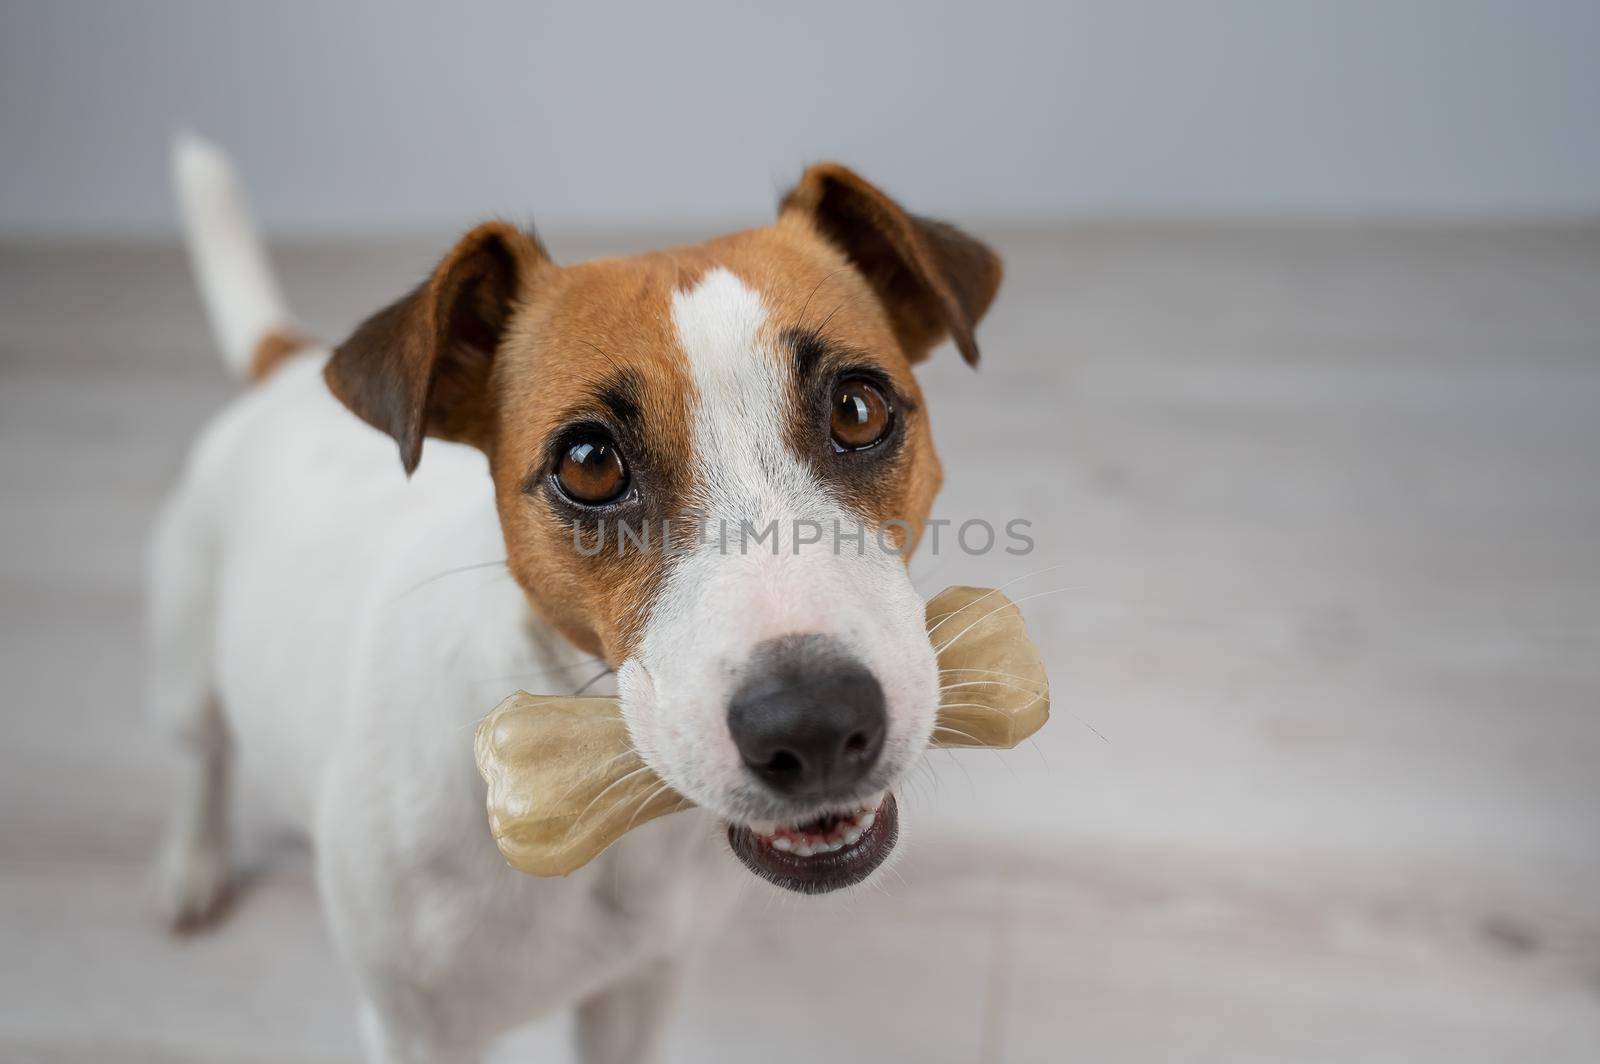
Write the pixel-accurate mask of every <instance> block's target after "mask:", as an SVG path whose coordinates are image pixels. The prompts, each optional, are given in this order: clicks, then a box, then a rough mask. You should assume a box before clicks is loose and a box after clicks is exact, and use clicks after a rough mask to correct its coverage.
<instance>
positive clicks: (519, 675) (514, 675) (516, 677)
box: [473, 656, 603, 683]
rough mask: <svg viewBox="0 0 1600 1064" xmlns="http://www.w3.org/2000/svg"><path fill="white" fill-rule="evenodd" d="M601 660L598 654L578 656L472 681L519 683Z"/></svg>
mask: <svg viewBox="0 0 1600 1064" xmlns="http://www.w3.org/2000/svg"><path fill="white" fill-rule="evenodd" d="M601 660H603V659H601V658H600V657H598V656H595V657H588V658H579V659H578V660H577V661H564V662H562V663H560V664H559V665H550V666H547V667H546V668H543V669H535V670H533V671H532V672H510V673H506V674H505V675H504V676H486V677H484V678H483V679H481V680H475V681H473V682H474V683H521V682H522V681H524V680H533V679H537V678H539V677H540V676H548V675H549V674H550V673H552V672H562V671H565V670H566V669H576V668H581V667H582V666H584V665H594V664H597V663H599V662H600V661H601Z"/></svg>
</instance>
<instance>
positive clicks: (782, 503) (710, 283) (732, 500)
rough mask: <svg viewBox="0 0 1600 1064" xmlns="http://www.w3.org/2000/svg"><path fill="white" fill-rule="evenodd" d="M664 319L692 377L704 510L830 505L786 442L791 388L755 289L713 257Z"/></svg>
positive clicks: (783, 516) (831, 509) (698, 486)
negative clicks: (674, 332)
mask: <svg viewBox="0 0 1600 1064" xmlns="http://www.w3.org/2000/svg"><path fill="white" fill-rule="evenodd" d="M672 321H673V325H674V327H675V328H676V329H677V333H678V343H679V344H680V345H681V346H682V348H683V351H684V354H686V355H687V356H688V359H689V373H690V378H691V379H692V381H693V382H694V390H695V395H694V396H693V397H692V402H693V408H694V418H693V431H694V456H695V478H694V479H695V489H694V490H695V495H696V496H697V497H696V499H695V501H696V502H697V503H698V504H699V505H700V507H701V509H702V510H703V511H704V512H705V516H706V517H707V518H708V519H709V520H710V521H712V522H716V521H717V520H719V519H726V520H727V521H729V522H731V523H732V525H733V527H734V528H735V529H736V528H737V525H738V522H740V521H744V520H749V521H751V522H763V523H764V522H766V521H771V520H774V519H776V520H778V521H779V522H780V525H782V524H783V523H785V522H789V521H792V520H795V519H811V520H818V519H822V518H825V517H831V516H832V515H834V514H836V513H838V508H837V507H836V506H834V505H832V503H831V501H830V500H829V499H828V497H827V493H826V492H825V491H824V490H823V488H822V486H821V485H820V484H818V483H817V481H816V479H815V478H814V477H813V476H812V475H811V471H810V470H809V469H807V468H806V467H805V465H804V464H803V463H802V462H801V461H800V460H799V458H798V457H797V456H796V455H795V454H794V453H793V452H792V451H790V450H789V448H788V446H787V445H786V443H785V441H784V426H785V424H786V423H787V422H788V419H789V415H790V412H791V411H790V404H791V403H792V402H793V396H794V392H793V390H792V389H791V388H790V387H789V364H788V360H787V359H785V358H784V357H783V355H782V353H781V352H780V351H778V350H775V349H774V347H773V345H772V343H771V342H770V340H769V339H767V332H766V330H765V328H764V327H765V325H766V321H767V309H766V307H765V306H764V305H763V304H762V302H761V296H760V295H759V294H758V293H757V292H755V291H754V290H753V289H751V288H750V287H749V286H747V285H746V284H745V283H744V282H743V281H741V280H739V278H738V277H736V276H734V274H733V273H732V272H731V271H729V270H728V269H726V268H725V267H721V266H718V267H716V268H715V269H713V270H711V271H710V272H709V273H707V274H706V275H705V276H704V277H702V278H701V279H700V280H699V282H698V283H696V284H695V286H694V287H693V288H691V289H688V290H685V291H679V292H677V293H676V294H674V296H673V299H672ZM783 532H784V534H785V535H787V532H788V530H787V529H784V530H783Z"/></svg>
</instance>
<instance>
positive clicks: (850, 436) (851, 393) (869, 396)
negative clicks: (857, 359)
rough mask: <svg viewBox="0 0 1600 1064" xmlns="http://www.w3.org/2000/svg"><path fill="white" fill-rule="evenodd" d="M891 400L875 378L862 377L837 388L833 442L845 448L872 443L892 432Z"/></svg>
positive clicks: (867, 445) (834, 404)
mask: <svg viewBox="0 0 1600 1064" xmlns="http://www.w3.org/2000/svg"><path fill="white" fill-rule="evenodd" d="M889 423H890V410H889V400H888V399H887V398H885V397H884V394H883V392H881V391H879V390H878V387H877V386H876V385H875V384H873V383H872V382H871V381H867V380H863V379H861V378H859V377H857V378H854V379H851V380H843V381H840V382H839V383H838V384H836V385H834V388H833V426H832V428H833V442H834V444H835V445H837V446H838V447H839V448H840V449H841V450H845V451H859V450H862V449H864V448H867V447H871V446H872V445H873V444H875V443H877V442H878V441H879V440H881V439H883V438H884V437H885V436H887V435H888V434H889Z"/></svg>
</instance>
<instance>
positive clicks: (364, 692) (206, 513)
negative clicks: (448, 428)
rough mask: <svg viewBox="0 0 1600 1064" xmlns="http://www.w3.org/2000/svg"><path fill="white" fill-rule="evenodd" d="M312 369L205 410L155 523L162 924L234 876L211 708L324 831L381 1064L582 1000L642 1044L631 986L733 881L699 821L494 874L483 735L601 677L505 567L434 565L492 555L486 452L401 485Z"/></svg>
mask: <svg viewBox="0 0 1600 1064" xmlns="http://www.w3.org/2000/svg"><path fill="white" fill-rule="evenodd" d="M320 362H321V360H320V358H315V357H313V358H305V359H300V360H297V361H295V362H292V363H289V364H287V365H285V366H283V367H282V368H280V369H279V370H278V372H277V373H275V374H274V375H273V376H272V377H271V378H270V379H269V380H268V381H267V382H266V383H265V384H264V385H263V386H261V387H260V388H258V389H256V390H254V391H251V392H250V393H248V394H246V395H244V396H242V397H240V398H239V399H238V400H236V401H235V402H234V403H233V404H232V405H231V406H230V407H229V408H228V409H227V410H225V411H224V412H223V414H222V415H221V416H220V417H219V418H217V420H216V421H215V422H214V423H213V424H212V425H211V426H210V428H208V429H207V431H206V432H205V434H204V435H203V437H202V439H201V440H200V442H199V444H198V446H197V448H196V450H195V452H194V455H193V458H192V460H191V462H190V463H189V467H188V469H187V471H186V473H185V475H184V478H183V481H182V483H181V484H180V486H179V488H178V490H177V492H176V493H175V494H174V496H173V497H172V499H171V501H170V503H169V504H168V507H167V511H166V513H165V515H164V517H163V519H162V521H161V524H160V528H159V530H158V535H157V540H156V545H155V552H154V553H155V556H154V558H153V563H154V564H153V569H152V576H153V579H152V585H151V591H152V595H153V614H154V617H153V622H154V623H153V631H154V634H155V638H156V646H155V648H154V649H155V667H154V669H153V673H154V675H153V682H152V692H151V694H152V700H153V702H154V708H155V709H156V711H157V713H158V716H159V717H160V718H161V719H163V720H165V721H167V722H168V723H169V724H170V725H172V726H174V727H175V728H176V729H177V731H178V733H179V734H180V736H185V737H188V738H190V740H191V743H190V745H191V746H192V747H193V749H192V751H191V757H192V758H193V760H194V765H193V766H192V768H191V770H190V775H191V776H193V777H195V779H196V781H197V782H192V783H190V784H189V785H188V786H187V787H186V788H185V792H184V794H183V795H182V797H183V798H184V799H185V804H184V805H182V806H180V808H179V811H178V813H177V814H176V815H175V817H174V820H173V822H172V826H171V834H170V837H169V843H168V847H167V850H166V852H167V853H168V854H169V855H172V856H169V857H168V858H167V862H166V864H165V865H164V866H163V868H162V872H161V874H162V879H161V883H160V887H161V891H162V896H163V898H164V899H165V901H166V903H167V904H168V905H169V906H170V907H171V915H172V916H173V917H174V918H175V919H177V918H182V919H186V920H193V919H196V918H198V917H200V916H202V915H204V912H205V910H206V909H207V908H208V907H209V906H211V905H213V904H215V901H216V900H217V897H216V895H217V891H218V890H219V889H220V884H219V878H218V869H219V868H225V866H226V854H225V851H224V850H223V847H225V845H226V839H225V836H224V835H223V834H222V833H219V832H218V831H217V830H216V814H215V810H216V809H218V808H219V806H218V803H219V802H220V801H221V800H222V799H223V798H224V797H225V795H224V794H222V793H221V788H222V787H224V786H225V782H226V781H225V778H220V779H219V770H218V768H217V764H218V762H217V760H216V759H215V757H214V756H213V752H214V750H215V749H216V748H217V746H216V743H215V742H214V741H209V742H208V741H207V737H209V736H214V735H215V734H216V733H217V732H218V731H220V721H221V718H219V717H217V716H216V707H217V705H218V704H219V703H220V705H221V706H222V707H223V708H224V710H225V713H226V720H227V730H228V732H230V733H231V735H232V737H233V741H234V744H235V745H236V746H237V748H238V749H239V750H240V751H241V753H242V755H243V757H244V760H245V761H246V763H247V764H253V767H254V768H255V769H256V770H257V771H258V772H260V773H261V774H262V776H263V777H264V778H265V779H266V780H267V781H268V783H269V784H270V785H271V787H272V789H273V791H274V792H275V793H276V795H277V797H278V798H279V800H280V801H281V803H282V805H283V807H284V808H285V809H286V810H287V811H288V812H289V814H290V815H291V816H292V817H294V818H295V819H296V820H297V821H298V822H299V823H300V824H301V825H302V826H303V827H304V828H305V829H306V831H307V832H308V833H309V834H310V836H311V838H312V839H313V841H314V844H315V850H316V862H317V878H318V881H319V884H320V886H321V889H322V894H323V900H324V904H325V907H326V910H327V914H328V919H329V926H330V927H331V928H332V931H333V935H334V938H335V940H336V942H337V943H338V946H339V948H340V950H341V952H342V953H343V955H344V956H345V958H346V960H347V962H348V963H349V965H350V967H351V968H352V969H353V971H354V972H355V973H356V976H357V978H358V981H359V984H360V986H361V991H362V997H363V1014H364V1028H365V1030H366V1031H367V1037H368V1042H369V1046H370V1057H371V1059H372V1060H375V1061H443V1060H467V1059H473V1058H474V1057H475V1056H476V1055H477V1054H479V1053H480V1052H481V1051H482V1050H483V1049H484V1048H485V1047H486V1046H487V1045H488V1044H490V1043H491V1042H492V1041H493V1040H494V1039H495V1038H496V1037H497V1036H498V1035H500V1034H501V1033H503V1032H505V1031H507V1030H508V1029H510V1028H512V1027H515V1026H517V1025H519V1024H521V1023H522V1022H524V1021H526V1020H528V1019H530V1018H532V1017H534V1016H537V1015H540V1014H543V1013H546V1012H549V1011H551V1010H553V1009H557V1008H560V1007H562V1006H565V1005H569V1004H573V1003H579V1004H582V1005H583V1008H584V1010H585V1011H586V1013H587V1014H588V1015H589V1016H590V1022H589V1026H590V1027H591V1028H592V1027H595V1026H596V1024H598V1025H599V1027H600V1028H601V1029H606V1028H608V1027H609V1026H610V1024H605V1023H599V1021H598V1020H595V1019H594V1017H595V1016H596V1015H600V1016H604V1015H605V1014H607V1012H608V1010H610V1011H617V1010H620V1011H622V1012H624V1013H627V1014H628V1015H634V1016H637V1017H638V1018H637V1020H636V1022H637V1023H638V1024H639V1025H640V1027H639V1029H638V1030H634V1029H632V1028H630V1029H628V1030H627V1031H619V1032H613V1034H612V1035H611V1036H610V1037H619V1038H622V1039H623V1041H624V1043H625V1044H628V1045H632V1044H634V1043H635V1042H639V1041H645V1042H648V1041H649V1040H650V1039H651V1038H652V1037H653V1036H654V1030H655V1026H656V1024H657V1022H658V1019H659V1017H657V1016H655V1015H653V1014H652V1013H651V1010H650V1009H649V1008H647V1007H643V1006H642V1005H641V1002H642V1003H645V1004H646V1005H647V1004H648V1003H649V1002H654V1001H658V1000H660V1001H664V1000H665V998H666V996H667V995H666V990H665V988H664V987H660V986H656V987H651V986H647V985H646V986H642V985H641V983H640V980H641V979H643V980H644V981H645V983H646V984H648V983H650V981H651V979H652V978H657V979H664V978H666V974H665V973H667V972H669V971H670V969H671V968H672V967H673V966H674V964H675V961H676V958H677V957H679V956H680V955H681V954H682V952H683V951H684V950H685V949H686V948H687V947H688V946H689V945H690V944H691V943H692V942H693V941H694V940H695V939H696V938H697V937H698V935H699V932H700V929H701V928H702V927H703V926H704V925H706V924H707V923H708V922H711V923H714V922H715V921H716V920H717V918H718V916H719V914H720V911H721V906H722V904H723V903H724V901H725V900H727V899H730V898H731V895H732V892H733V890H734V888H735V887H736V886H737V884H738V883H739V882H740V881H741V880H742V879H743V877H745V876H747V875H748V873H746V872H745V871H744V870H743V869H741V868H739V867H738V866H737V864H736V863H735V862H734V861H732V860H731V858H729V857H728V855H727V854H726V853H724V852H721V851H722V849H723V844H722V843H721V842H720V840H719V839H718V837H717V832H716V830H715V825H713V824H712V823H711V822H710V821H709V820H708V818H707V817H705V815H704V814H701V813H691V814H687V815H680V816H676V817H670V818H667V819H664V820H660V821H656V822H654V823H651V824H648V825H645V826H644V827H642V828H640V829H638V830H636V831H634V832H632V833H631V834H629V835H628V837H627V838H626V839H624V840H623V841H622V842H621V843H619V844H618V845H616V846H614V847H613V848H612V849H610V850H608V851H607V852H606V853H605V854H603V855H602V856H601V857H600V858H599V859H598V860H596V861H595V862H594V863H593V864H591V865H589V866H588V867H586V868H584V869H582V870H580V871H579V872H577V873H575V874H573V875H572V876H570V877H567V878H565V879H537V878H534V877H531V876H526V875H523V874H521V873H519V872H515V871H513V870H511V869H510V868H508V867H507V866H506V864H505V861H504V860H503V859H502V858H501V856H500V854H499V852H498V851H497V850H496V848H495V845H494V842H493V841H492V839H491V838H490V836H489V833H488V827H487V820H486V817H485V814H484V791H483V784H482V782H481V781H480V780H479V778H478V776H477V771H476V769H475V767H474V765H473V763H472V728H473V725H474V724H475V723H476V722H477V720H478V719H479V718H480V717H481V716H482V715H483V714H484V713H485V712H486V711H487V710H488V709H490V708H491V707H493V706H494V704H495V703H496V702H497V701H499V699H500V698H501V697H503V696H504V695H505V694H507V693H508V692H509V691H511V690H513V689H515V688H516V687H517V686H527V687H531V688H533V689H539V688H540V687H545V688H548V689H552V690H559V689H561V686H562V685H563V684H569V685H572V686H575V685H576V684H577V683H579V682H581V681H582V680H584V679H587V678H588V676H589V674H590V673H589V670H588V669H587V668H580V669H562V668H560V667H559V666H562V665H563V664H566V663H571V662H574V661H581V660H583V659H582V658H581V656H580V655H579V654H577V652H575V651H574V650H572V649H571V648H570V647H569V646H567V645H566V644H565V643H564V642H563V641H562V640H561V639H560V638H559V637H557V636H555V635H554V634H552V633H551V632H549V631H548V630H546V629H545V628H544V627H543V626H542V625H541V624H539V622H537V621H536V620H535V619H534V617H533V616H532V614H531V613H530V611H529V609H528V606H527V603H526V600H525V599H524V597H523V595H522V592H521V590H520V589H519V588H518V587H517V586H516V584H515V583H514V582H513V581H512V580H511V579H510V577H509V575H508V574H506V573H505V572H504V571H503V570H501V569H490V570H472V571H467V572H462V573H454V574H452V575H447V576H441V575H440V574H442V573H445V572H446V571H448V570H451V569H454V568H459V567H461V566H465V565H471V564H474V563H479V562H484V561H493V560H495V559H498V558H503V557H504V544H503V542H502V541H501V536H500V529H499V524H498V520H497V518H496V514H495V510H494V501H493V495H492V487H491V483H490V479H489V475H488V470H487V467H486V463H485V462H484V460H483V457H482V456H481V455H480V454H478V453H477V452H476V451H473V450H470V449H468V448H465V447H460V446H456V445H451V444H446V443H441V442H439V441H430V442H429V444H428V451H427V456H426V460H425V461H424V462H423V463H422V466H421V468H420V469H419V470H418V472H417V475H416V476H415V477H414V478H413V479H412V480H411V481H410V482H409V483H408V482H407V480H406V478H405V477H404V475H403V474H402V473H401V471H400V468H399V464H398V463H397V462H396V461H395V457H394V447H393V444H392V442H391V441H390V440H389V439H388V438H387V437H385V436H382V435H380V434H379V433H377V432H376V431H374V430H372V429H370V428H368V427H366V426H365V425H363V424H361V423H360V422H359V421H357V420H356V419H355V418H354V417H353V416H352V415H351V414H350V413H349V412H348V411H346V410H345V409H344V408H343V407H341V406H340V405H339V404H338V403H337V401H335V400H334V399H333V397H332V396H331V395H329V394H328V391H327V389H326V387H325V386H324V384H323V382H322V379H321V373H320V370H321V365H320ZM553 667H555V669H554V671H548V670H551V669H552V668H553ZM196 737H198V739H197V738H196ZM612 987H615V988H616V990H615V993H616V994H617V995H620V996H619V997H617V998H616V999H615V1000H613V998H612V990H611V988H612ZM641 1012H642V1013H643V1015H640V1013H641ZM618 1022H621V1021H618ZM590 1041H591V1042H594V1043H595V1044H597V1045H599V1046H601V1047H602V1049H603V1047H604V1045H605V1044H606V1040H605V1038H603V1037H600V1036H598V1035H596V1036H593V1037H591V1038H590ZM595 1052H596V1053H597V1054H599V1055H596V1056H594V1057H593V1058H592V1059H597V1060H598V1059H607V1058H606V1057H605V1056H604V1055H603V1053H602V1052H601V1049H596V1051H595ZM612 1059H632V1058H631V1057H617V1058H612Z"/></svg>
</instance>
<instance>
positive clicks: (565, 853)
mask: <svg viewBox="0 0 1600 1064" xmlns="http://www.w3.org/2000/svg"><path fill="white" fill-rule="evenodd" d="M927 617H928V636H929V639H930V640H931V641H932V642H933V645H934V647H935V650H936V652H937V656H938V662H939V686H940V688H941V696H942V699H943V701H942V702H941V704H940V706H939V714H938V719H937V721H936V723H935V725H934V730H933V739H932V742H933V745H934V746H943V747H991V748H995V749H1005V750H1009V749H1010V748H1011V747H1013V746H1016V745H1017V744H1018V743H1020V742H1022V740H1024V739H1026V738H1028V736H1030V735H1032V734H1033V733H1034V732H1036V731H1038V730H1039V729H1040V728H1041V727H1043V726H1044V722H1045V721H1046V720H1047V719H1048V718H1049V716H1050V683H1049V681H1048V680H1047V679H1046V678H1045V674H1044V665H1043V664H1042V663H1041V662H1040V660H1039V652H1038V650H1037V649H1036V648H1035V647H1034V645H1033V641H1032V640H1030V639H1029V638H1028V630H1027V627H1026V626H1025V625H1024V624H1023V620H1022V612H1021V611H1020V610H1018V609H1017V606H1016V603H1014V602H1012V601H1011V600H1010V599H1009V598H1007V597H1006V596H1005V595H1004V594H1003V593H1001V592H1000V591H999V590H990V589H986V588H979V587H959V586H958V587H948V588H945V589H944V590H943V591H941V592H940V593H939V594H937V595H935V596H934V597H933V598H932V599H931V600H929V602H928V614H927ZM474 749H475V751H476V754H477V759H478V771H479V772H481V773H482V774H483V778H484V780H485V781H486V782H487V783H488V784H489V797H488V805H489V829H490V831H491V832H492V833H493V834H494V839H495V842H496V843H498V844H499V846H500V852H501V853H502V854H504V855H505V858H506V860H507V861H508V862H510V863H511V865H512V867H514V868H517V869H520V870H521V871H523V872H527V873H530V874H531V875H536V876H564V875H566V874H567V873H569V872H572V871H574V870H575V869H578V868H582V867H583V866H584V865H586V864H588V863H589V862H590V861H591V860H593V859H594V858H595V857H596V856H598V855H599V853H600V852H601V851H602V850H604V849H605V848H606V847H607V846H610V845H611V844H612V843H613V842H616V841H617V839H619V838H621V837H622V836H623V835H624V834H626V833H627V832H628V831H629V830H631V829H632V828H635V827H637V826H638V825H640V824H643V823H645V822H646V821H650V820H654V819H655V818H656V817H659V816H666V815H667V814H668V813H676V812H677V811H679V810H680V809H688V808H689V807H690V806H691V805H692V804H693V803H691V802H690V801H689V799H687V798H685V797H683V796H682V795H680V794H678V793H677V792H676V791H674V790H673V789H672V788H671V787H669V786H668V785H667V784H666V783H665V782H663V781H662V779H661V777H660V776H658V775H656V774H655V772H654V771H653V770H651V769H650V768H649V767H648V766H647V765H645V763H644V762H643V761H642V760H641V759H640V757H639V755H638V754H636V753H635V752H634V750H633V745H632V743H631V742H630V741H629V739H628V731H627V728H626V726H625V725H624V724H623V722H622V714H621V712H620V710H619V708H618V704H617V700H616V699H615V698H568V697H563V696H560V695H530V694H528V693H527V692H525V691H518V692H517V693H516V694H514V695H512V696H511V697H509V698H507V699H506V700H505V701H504V702H501V703H500V704H499V705H498V706H496V707H495V708H494V711H493V712H491V713H490V714H489V715H488V716H487V717H485V718H484V719H483V720H482V721H481V722H480V723H479V724H478V730H477V736H476V740H475V743H474Z"/></svg>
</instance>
